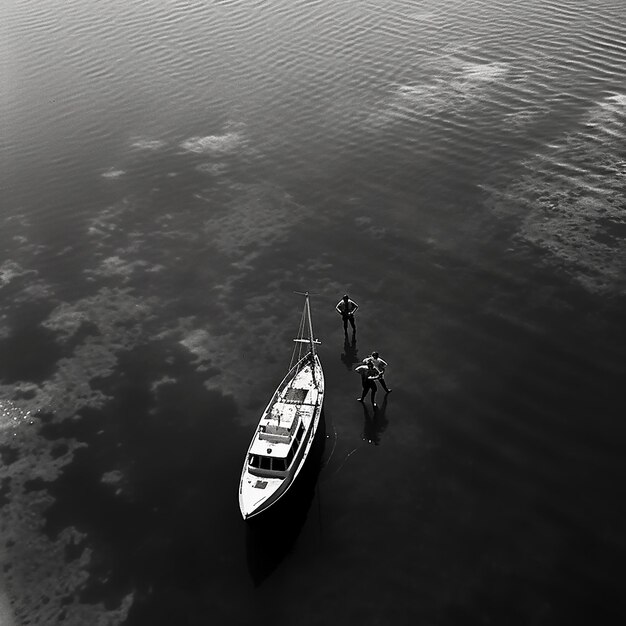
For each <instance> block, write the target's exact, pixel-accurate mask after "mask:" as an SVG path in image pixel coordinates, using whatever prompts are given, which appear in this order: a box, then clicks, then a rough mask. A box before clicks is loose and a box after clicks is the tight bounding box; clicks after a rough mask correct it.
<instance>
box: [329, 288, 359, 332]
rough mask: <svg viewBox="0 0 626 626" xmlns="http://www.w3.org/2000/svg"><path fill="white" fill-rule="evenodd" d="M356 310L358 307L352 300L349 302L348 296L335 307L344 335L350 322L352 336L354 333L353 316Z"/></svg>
mask: <svg viewBox="0 0 626 626" xmlns="http://www.w3.org/2000/svg"><path fill="white" fill-rule="evenodd" d="M358 308H359V305H358V304H357V303H356V302H355V301H354V300H350V298H349V296H348V294H346V295H345V296H344V297H343V298H342V299H341V300H339V302H337V305H336V306H335V310H336V311H337V313H339V315H341V319H342V320H343V332H344V333H345V334H346V335H347V334H348V322H350V326H352V334H354V333H356V325H355V323H354V314H355V313H356V310H357V309H358Z"/></svg>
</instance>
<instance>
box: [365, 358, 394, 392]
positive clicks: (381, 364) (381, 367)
mask: <svg viewBox="0 0 626 626" xmlns="http://www.w3.org/2000/svg"><path fill="white" fill-rule="evenodd" d="M369 362H372V363H373V364H374V367H375V368H376V369H377V370H378V371H379V372H380V376H379V377H378V380H379V381H380V386H381V387H382V388H383V389H384V390H385V393H391V391H392V390H391V389H389V387H387V383H386V382H385V368H386V367H387V361H385V360H384V359H381V358H380V356H379V355H378V352H375V351H374V352H372V354H371V355H370V356H368V357H365V358H364V359H363V363H369Z"/></svg>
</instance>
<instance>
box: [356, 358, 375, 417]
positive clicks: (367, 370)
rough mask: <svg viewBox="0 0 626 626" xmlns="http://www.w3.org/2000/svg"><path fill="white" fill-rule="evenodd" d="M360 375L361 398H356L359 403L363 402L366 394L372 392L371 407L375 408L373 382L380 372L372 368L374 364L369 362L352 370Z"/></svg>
mask: <svg viewBox="0 0 626 626" xmlns="http://www.w3.org/2000/svg"><path fill="white" fill-rule="evenodd" d="M354 371H355V372H358V373H359V374H360V375H361V384H362V385H363V391H362V393H361V397H360V398H357V400H358V401H359V402H363V401H364V400H365V398H366V396H367V394H368V393H369V392H370V391H371V392H372V396H371V397H372V406H373V407H374V408H376V406H377V405H376V390H377V387H376V383H375V382H374V381H375V380H378V378H379V377H380V372H379V371H378V370H377V369H376V368H375V367H374V364H373V363H372V362H371V361H368V362H367V363H364V364H363V365H359V366H358V367H357V368H355V370H354Z"/></svg>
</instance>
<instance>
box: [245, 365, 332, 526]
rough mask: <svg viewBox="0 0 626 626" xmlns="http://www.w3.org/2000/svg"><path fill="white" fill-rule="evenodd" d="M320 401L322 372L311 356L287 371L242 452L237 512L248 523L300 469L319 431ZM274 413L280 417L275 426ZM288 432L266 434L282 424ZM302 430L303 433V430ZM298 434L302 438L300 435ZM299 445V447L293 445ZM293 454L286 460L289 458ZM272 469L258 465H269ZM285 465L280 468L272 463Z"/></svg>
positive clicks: (278, 496)
mask: <svg viewBox="0 0 626 626" xmlns="http://www.w3.org/2000/svg"><path fill="white" fill-rule="evenodd" d="M323 401H324V374H323V372H322V366H321V364H320V361H319V358H318V356H317V355H316V354H312V353H309V354H307V355H306V356H305V357H304V358H302V359H301V360H300V361H298V363H296V365H295V366H294V367H293V368H292V369H291V370H290V371H289V372H288V373H287V375H286V376H285V378H284V379H283V381H282V382H281V384H280V385H279V386H278V388H277V389H276V391H275V393H274V395H273V396H272V399H271V400H270V402H269V404H268V405H267V407H266V409H265V411H264V412H263V416H262V418H261V423H260V424H259V427H258V428H257V430H256V431H255V433H254V436H253V438H252V442H251V443H250V446H249V448H248V452H247V454H246V460H245V462H244V466H243V471H242V473H241V480H240V482H239V508H240V510H241V514H242V516H243V518H244V519H245V520H249V519H251V518H253V517H255V516H257V515H259V514H260V513H262V512H264V511H266V510H267V509H268V508H270V507H271V506H272V505H274V504H276V502H278V501H279V500H280V499H281V498H282V497H283V496H284V495H285V494H286V493H287V491H288V490H289V488H290V487H291V486H292V485H293V483H294V481H295V480H296V478H297V477H298V475H299V474H300V472H301V471H302V468H303V466H304V464H305V461H306V459H307V457H308V455H309V452H310V451H311V447H312V445H313V441H314V439H315V434H316V432H317V429H318V426H319V423H320V418H321V413H322V404H323ZM276 415H280V417H279V419H278V422H276ZM281 419H282V424H283V426H282V430H283V431H287V430H289V428H291V430H292V431H293V432H292V434H291V435H290V434H287V435H285V434H282V432H279V431H280V430H281V429H280V427H278V428H276V427H275V428H274V431H276V433H277V434H272V432H268V431H269V430H270V426H271V425H272V424H274V425H275V424H276V423H278V424H279V425H280V424H281ZM301 429H302V430H301ZM298 435H300V436H298ZM296 444H297V445H296ZM291 452H293V456H292V458H291V460H290V461H288V459H289V454H290V453H291ZM270 460H271V467H260V464H265V463H267V464H269V463H270ZM283 462H284V463H285V465H286V467H285V468H284V470H275V469H274V465H275V464H276V465H280V466H281V467H282V463H283Z"/></svg>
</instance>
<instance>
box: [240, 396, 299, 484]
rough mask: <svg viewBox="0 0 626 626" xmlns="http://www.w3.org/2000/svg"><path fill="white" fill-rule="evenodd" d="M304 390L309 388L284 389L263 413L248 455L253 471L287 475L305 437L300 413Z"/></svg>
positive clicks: (249, 465)
mask: <svg viewBox="0 0 626 626" xmlns="http://www.w3.org/2000/svg"><path fill="white" fill-rule="evenodd" d="M307 393H308V389H294V388H289V389H287V390H286V392H285V393H284V394H281V396H279V398H278V399H277V401H276V402H274V403H273V404H272V406H271V409H270V410H269V411H268V412H267V413H266V414H265V415H264V416H263V418H262V419H261V422H260V423H259V428H258V431H257V436H256V437H255V439H254V441H253V443H252V446H251V448H250V453H249V455H248V468H249V471H250V472H251V473H252V474H256V475H257V476H267V477H276V478H280V477H284V476H286V475H287V472H288V471H289V468H290V467H291V463H292V461H293V459H294V458H295V457H296V456H297V453H298V449H299V448H300V444H301V442H302V439H303V438H304V433H305V426H304V423H303V421H302V419H301V415H300V414H301V409H302V403H303V402H304V400H305V398H306V396H307Z"/></svg>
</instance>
